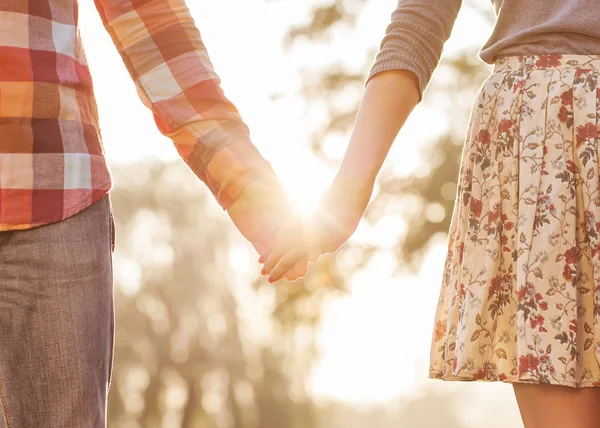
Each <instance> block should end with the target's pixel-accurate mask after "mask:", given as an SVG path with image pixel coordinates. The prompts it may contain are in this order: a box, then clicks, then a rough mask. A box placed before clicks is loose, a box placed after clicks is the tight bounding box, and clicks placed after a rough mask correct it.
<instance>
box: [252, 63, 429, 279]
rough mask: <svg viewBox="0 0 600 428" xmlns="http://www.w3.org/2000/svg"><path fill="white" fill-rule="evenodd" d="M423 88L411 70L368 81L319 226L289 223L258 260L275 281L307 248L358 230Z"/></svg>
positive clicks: (323, 247) (338, 241) (323, 246)
mask: <svg viewBox="0 0 600 428" xmlns="http://www.w3.org/2000/svg"><path fill="white" fill-rule="evenodd" d="M419 94H420V93H419V84H418V79H417V77H416V76H415V74H414V73H412V72H410V71H405V70H394V71H388V72H384V73H379V74H377V75H376V76H374V77H373V78H372V79H371V80H370V81H369V82H368V83H367V87H366V90H365V94H364V97H363V100H362V102H361V105H360V107H359V110H358V115H357V118H356V122H355V125H354V130H353V131H352V136H351V138H350V143H349V145H348V149H347V151H346V155H345V157H344V160H343V161H342V165H341V166H340V169H339V171H338V174H337V175H336V178H335V179H334V181H333V184H332V186H331V188H330V189H329V191H328V192H327V194H326V195H325V198H324V201H323V203H324V210H323V213H322V215H321V218H320V219H318V220H317V222H316V223H317V226H316V227H314V228H303V227H301V226H299V225H298V223H295V222H290V223H288V224H287V225H286V226H284V227H283V228H282V230H281V231H280V232H279V234H278V238H277V239H275V240H274V241H273V242H272V243H271V244H270V245H269V246H268V247H267V249H266V250H265V251H264V252H263V254H262V256H261V258H260V260H259V261H260V262H264V263H265V266H264V270H263V273H264V274H265V275H269V281H270V282H276V281H278V280H279V279H281V278H282V277H283V275H284V274H285V273H286V272H287V271H288V270H289V269H290V268H291V267H292V266H294V264H295V263H296V262H297V261H298V260H299V259H300V258H302V257H305V256H306V254H307V253H310V252H311V251H315V249H316V250H317V251H318V253H328V252H332V251H335V250H337V249H338V248H339V247H340V246H341V245H342V244H343V243H344V242H346V240H347V239H348V238H350V236H351V235H352V234H353V233H354V231H355V230H356V227H357V226H358V223H359V222H360V219H361V217H362V215H363V213H364V210H365V208H366V207H367V204H368V203H369V199H370V198H371V194H372V192H373V186H374V184H375V179H376V178H377V174H378V173H379V170H380V169H381V166H382V164H383V162H384V160H385V158H386V156H387V154H388V152H389V150H390V147H391V146H392V143H393V142H394V139H395V138H396V135H397V134H398V131H399V130H400V128H401V127H402V125H403V124H404V122H405V121H406V119H407V118H408V116H409V114H410V113H411V111H412V110H413V109H414V107H415V106H416V105H417V103H418V102H419ZM310 258H311V259H313V258H314V257H313V256H311V257H310Z"/></svg>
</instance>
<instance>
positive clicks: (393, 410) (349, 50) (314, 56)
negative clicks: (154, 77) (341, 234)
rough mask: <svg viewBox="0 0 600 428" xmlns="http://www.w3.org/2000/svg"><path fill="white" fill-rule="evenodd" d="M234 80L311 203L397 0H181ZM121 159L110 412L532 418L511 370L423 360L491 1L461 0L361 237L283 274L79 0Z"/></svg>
mask: <svg viewBox="0 0 600 428" xmlns="http://www.w3.org/2000/svg"><path fill="white" fill-rule="evenodd" d="M188 4H189V7H190V10H191V11H192V15H193V16H194V18H195V20H196V22H197V24H198V27H199V28H200V30H201V32H202V36H203V40H204V42H205V44H206V45H207V47H208V50H209V53H210V55H211V59H212V61H213V64H214V65H215V68H216V71H217V72H218V73H219V74H220V76H221V78H222V80H223V88H224V90H225V93H226V95H227V96H228V97H229V98H230V99H231V100H232V101H233V102H234V103H235V104H236V105H237V107H238V108H239V110H240V112H241V114H242V116H243V118H244V119H245V120H246V122H247V123H248V124H249V126H250V128H251V131H252V137H253V141H254V143H255V144H256V145H257V146H258V148H259V149H260V151H261V152H262V153H263V155H264V156H265V157H266V158H267V159H269V160H270V161H271V162H272V164H273V166H274V167H275V169H276V171H277V173H278V174H279V175H280V177H281V179H282V180H283V181H284V183H285V185H286V187H287V188H288V190H289V193H290V196H291V198H292V199H293V200H294V202H295V203H296V204H297V205H298V207H299V208H301V209H309V208H310V207H311V206H314V204H315V201H316V199H317V197H318V195H319V193H320V192H323V191H324V190H325V189H326V188H327V187H328V185H329V183H330V180H331V179H332V178H333V176H334V173H335V168H336V167H337V166H338V165H339V162H340V160H341V157H342V155H343V153H344V150H345V148H346V143H347V140H348V136H349V131H350V129H351V126H352V124H353V121H354V117H355V114H356V110H357V107H358V102H359V100H360V97H361V95H362V91H363V86H364V81H365V77H366V75H367V73H368V70H369V67H370V66H371V64H372V62H373V59H374V56H375V54H376V52H377V48H378V46H379V43H380V41H381V39H382V37H383V35H384V31H385V28H386V26H387V24H388V23H389V21H390V15H391V12H392V11H393V10H394V8H395V6H396V0H333V1H332V0H322V1H317V0H303V1H292V0H271V1H269V0H219V1H198V0H190V1H189V2H188ZM80 8H81V9H80V19H81V29H82V36H83V38H84V42H85V45H86V49H87V54H88V59H89V62H90V66H91V68H92V72H93V76H94V80H95V84H96V93H97V96H98V103H99V109H100V116H101V125H102V128H103V136H104V142H105V148H106V152H107V155H108V157H109V160H110V163H111V166H112V170H113V173H114V178H115V189H114V192H113V203H114V209H115V214H116V219H117V233H118V238H117V249H116V253H115V280H116V284H115V286H116V307H117V323H118V324H117V343H116V354H115V365H114V372H113V373H114V374H113V383H112V389H111V392H110V402H109V414H110V422H109V426H110V427H111V428H137V427H143V428H158V427H161V428H162V427H168V428H176V427H182V428H189V427H194V428H196V427H197V428H337V427H344V428H364V427H377V428H392V427H394V428H398V427H402V428H404V427H409V428H425V427H436V428H437V427H444V428H475V427H477V428H480V427H485V428H496V427H498V428H499V427H503V428H506V427H515V428H521V427H522V424H521V422H520V418H519V416H518V411H517V407H516V404H515V403H514V401H513V397H512V389H511V388H510V386H508V385H504V384H484V383H470V384H465V383H450V382H441V381H433V380H429V379H427V372H428V358H429V343H430V339H431V331H432V324H433V316H434V310H435V306H436V303H437V298H438V292H439V287H440V283H441V277H442V268H443V261H444V256H445V252H446V249H445V246H446V239H447V237H446V230H447V228H448V224H449V220H450V216H451V213H452V206H453V199H454V196H455V192H456V186H455V182H456V178H457V174H458V167H459V160H460V153H461V146H462V142H463V136H464V134H465V132H466V127H467V123H468V119H469V112H470V109H471V103H472V101H473V99H474V96H475V94H476V92H477V90H478V88H479V86H480V85H481V83H482V82H483V80H484V79H485V77H486V76H487V74H488V73H489V71H490V68H489V66H487V65H486V64H484V63H482V62H481V61H480V60H479V59H478V57H477V53H478V51H479V48H480V46H481V45H482V44H483V43H484V42H485V40H486V39H487V37H488V36H489V34H490V32H491V28H492V25H493V22H494V15H493V9H492V6H491V4H489V2H486V1H484V0H464V1H463V8H462V10H461V12H460V15H459V18H458V20H457V22H456V24H455V27H454V31H453V34H452V37H451V39H450V40H449V41H448V43H447V44H446V49H445V52H444V56H443V59H442V62H441V64H440V66H439V67H438V69H437V71H436V72H435V74H434V77H433V80H432V82H431V84H430V86H429V89H428V90H427V91H426V93H425V97H424V100H423V102H422V103H421V104H419V106H418V107H417V109H416V110H415V112H414V114H413V115H412V116H411V118H410V120H409V121H408V123H407V124H406V126H405V127H404V129H403V130H402V132H401V133H400V135H399V137H398V139H397V141H396V143H395V146H394V148H393V149H392V152H391V154H390V156H389V158H388V160H387V162H386V164H385V167H384V170H383V171H382V174H381V176H380V179H379V182H378V187H377V189H376V195H375V196H374V198H373V200H372V203H371V205H370V207H369V209H368V212H367V215H366V217H365V219H364V221H363V222H362V223H361V225H360V227H359V230H358V231H357V233H356V235H355V236H354V237H353V238H352V240H351V241H350V242H349V243H348V244H347V245H346V246H345V247H344V248H343V249H342V250H341V251H340V252H339V253H338V254H337V255H336V256H335V257H326V258H324V259H322V260H321V261H320V262H319V263H318V264H316V265H315V266H314V269H313V271H312V272H311V273H310V275H308V276H307V277H306V278H305V279H304V280H302V281H298V282H296V283H286V282H282V283H281V284H279V285H277V286H272V285H269V284H268V283H266V282H265V281H264V280H263V279H261V278H260V275H259V271H260V267H259V265H258V263H257V259H258V256H257V255H256V254H255V253H254V252H253V249H252V248H251V247H250V245H249V244H247V243H246V242H245V241H244V240H243V239H242V237H241V235H239V233H238V232H237V231H236V230H235V229H234V228H233V227H232V225H231V224H230V223H229V220H228V218H227V216H226V215H225V214H224V213H223V212H222V211H221V210H220V209H219V208H218V206H217V204H216V202H215V201H214V200H213V198H212V196H211V195H210V194H209V192H208V190H207V189H206V188H205V187H204V186H203V185H202V184H201V183H200V182H199V180H197V179H196V177H195V176H194V175H193V174H192V173H191V172H190V171H189V170H188V169H187V167H186V166H185V165H184V163H183V162H182V161H181V160H180V159H179V158H178V155H177V154H176V151H175V149H174V147H173V146H172V144H171V143H170V141H168V140H167V139H166V138H164V137H162V136H161V135H160V134H159V132H158V131H157V130H156V128H155V125H154V122H153V120H152V117H151V114H150V113H149V111H147V110H146V109H145V107H143V106H142V104H141V102H140V101H139V100H138V97H137V94H136V91H135V88H134V85H133V84H132V83H131V81H130V80H129V76H128V74H127V72H126V70H125V67H124V66H123V65H122V63H121V59H120V57H119V56H118V54H117V52H116V50H115V48H114V46H113V45H112V43H111V41H110V39H109V37H108V35H107V34H106V33H105V31H104V30H103V28H102V25H101V22H100V19H99V17H98V16H97V14H96V11H95V9H94V7H93V2H91V1H82V2H81V5H80Z"/></svg>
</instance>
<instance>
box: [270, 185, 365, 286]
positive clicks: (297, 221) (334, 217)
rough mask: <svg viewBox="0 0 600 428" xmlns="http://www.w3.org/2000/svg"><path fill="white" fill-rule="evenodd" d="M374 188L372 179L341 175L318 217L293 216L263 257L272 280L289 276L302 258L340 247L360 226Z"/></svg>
mask: <svg viewBox="0 0 600 428" xmlns="http://www.w3.org/2000/svg"><path fill="white" fill-rule="evenodd" d="M372 192H373V184H372V183H371V182H370V181H368V180H362V179H355V178H351V179H345V178H343V177H341V178H338V179H336V180H335V181H334V183H333V185H332V186H331V188H330V189H329V191H328V192H327V193H326V194H325V195H324V197H323V202H322V206H321V209H320V210H319V211H318V212H317V214H316V215H315V216H314V218H312V219H310V220H306V219H301V218H299V217H290V219H289V220H288V221H287V222H286V224H285V225H284V226H283V227H281V228H280V230H279V231H278V232H277V233H276V234H275V235H273V236H275V238H274V239H273V240H272V241H271V242H270V243H269V244H268V245H267V246H266V248H265V249H264V250H263V251H262V253H261V257H260V259H259V262H261V263H264V265H265V267H264V269H263V274H265V275H269V282H276V281H278V280H280V279H281V278H283V276H284V275H285V276H286V277H287V276H288V274H290V269H292V270H294V271H295V269H296V267H295V266H296V265H297V263H298V261H301V260H302V261H304V260H306V259H308V260H310V261H315V260H316V258H318V256H320V255H321V254H325V253H331V252H335V251H337V250H338V249H339V248H340V247H341V246H342V244H344V242H346V241H347V240H348V238H350V236H352V234H353V233H354V231H355V230H356V228H357V226H358V223H359V222H360V219H361V218H362V215H363V213H364V211H365V208H366V207H367V204H368V203H369V200H370V198H371V194H372Z"/></svg>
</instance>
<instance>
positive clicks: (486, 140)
mask: <svg viewBox="0 0 600 428" xmlns="http://www.w3.org/2000/svg"><path fill="white" fill-rule="evenodd" d="M477 142H478V143H483V144H490V143H491V142H492V137H491V136H490V132H489V131H488V130H487V129H482V130H481V131H479V134H478V135H477Z"/></svg>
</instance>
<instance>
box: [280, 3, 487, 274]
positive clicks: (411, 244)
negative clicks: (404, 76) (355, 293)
mask: <svg viewBox="0 0 600 428" xmlns="http://www.w3.org/2000/svg"><path fill="white" fill-rule="evenodd" d="M368 1H369V0H330V1H324V2H319V3H318V5H317V6H316V7H315V8H314V10H313V12H312V14H311V17H310V19H309V20H308V21H307V22H305V23H303V24H301V25H295V26H293V27H292V28H290V30H289V32H288V35H287V40H286V45H287V46H288V47H289V48H290V49H291V48H293V46H294V43H296V42H298V41H299V40H300V39H303V38H306V39H309V40H310V41H311V43H319V42H322V43H330V42H331V41H332V40H334V39H335V38H336V37H343V35H340V34H342V33H341V32H342V31H343V30H347V29H348V27H350V28H352V27H353V25H354V24H355V22H356V17H357V15H358V14H359V13H360V11H361V8H362V7H363V6H364V5H365V4H366V3H368ZM463 7H469V8H471V9H472V10H474V11H476V12H477V13H479V14H480V15H481V16H482V17H484V19H486V20H487V21H488V22H489V23H490V25H491V24H492V23H493V21H494V19H495V17H494V14H493V9H492V8H491V7H488V8H483V7H482V6H481V5H480V3H479V2H478V1H476V0H468V1H464V2H463ZM391 12H392V11H391V10H390V14H391ZM383 30H384V29H383V28H382V31H381V34H382V36H383ZM375 52H376V50H375V49H373V50H370V51H368V52H365V53H364V55H365V60H364V62H363V66H362V67H361V68H360V69H356V68H351V67H349V66H348V65H346V64H345V63H344V61H337V62H335V63H332V64H329V65H327V66H326V68H324V69H318V70H314V71H312V72H308V73H305V79H304V86H303V89H302V91H303V94H304V95H305V97H306V99H307V100H308V103H310V104H311V105H315V106H316V105H319V106H323V105H324V106H326V107H325V109H326V117H325V118H324V120H323V125H322V126H321V127H320V128H318V129H316V131H315V133H314V136H313V142H312V145H313V148H314V151H315V153H316V154H317V155H319V156H320V157H321V158H323V159H324V161H325V162H328V163H330V164H332V165H336V166H337V165H338V164H339V159H330V158H328V157H327V156H326V154H325V150H324V145H325V143H326V142H327V137H328V136H330V135H336V134H337V135H348V134H349V131H350V130H351V128H352V125H353V123H354V119H355V117H356V114H357V111H358V103H359V96H356V95H357V94H358V95H360V94H362V89H363V85H364V81H365V77H366V75H367V73H368V70H369V68H370V66H371V64H372V62H373V58H374V56H375ZM438 68H439V69H440V70H443V71H442V72H441V73H439V72H438V73H439V74H445V75H446V76H447V77H446V78H445V79H444V80H443V81H442V82H438V81H436V79H435V78H434V79H433V80H432V82H431V84H430V88H431V89H429V90H428V91H427V92H426V95H432V94H436V93H440V92H442V91H441V90H443V97H441V96H440V97H436V98H435V101H436V105H437V106H439V105H440V99H441V103H442V104H443V105H445V106H446V110H447V111H446V112H445V113H446V114H447V115H448V117H449V118H450V119H452V122H451V123H457V124H459V125H461V126H457V127H456V129H449V130H448V132H447V133H446V134H445V135H443V136H442V137H440V138H439V139H438V140H437V141H433V142H430V143H427V144H423V143H422V142H415V143H416V144H421V146H422V147H423V151H424V153H426V154H427V155H425V156H423V158H424V159H425V162H426V165H424V166H423V170H425V171H427V172H428V173H427V174H424V175H421V176H419V177H398V176H396V175H394V174H393V173H391V172H389V171H386V170H384V171H382V174H381V175H380V178H379V189H378V190H377V189H376V193H375V196H374V198H373V202H372V203H371V205H370V207H369V209H368V210H367V213H366V216H365V220H366V221H367V222H369V223H375V222H377V221H379V220H380V219H381V218H382V216H385V215H387V214H388V210H387V209H386V207H387V206H388V205H389V204H390V202H391V201H392V200H396V201H400V202H406V201H409V202H408V203H410V204H414V205H416V206H418V207H419V209H413V210H411V212H410V213H409V214H407V215H405V218H404V220H405V221H406V223H407V225H408V227H407V228H406V230H407V232H406V233H405V234H404V236H402V238H401V239H400V240H399V241H398V243H397V246H396V253H397V255H398V261H399V264H400V265H401V266H403V267H408V268H411V269H413V271H414V270H415V269H416V268H418V267H419V264H420V262H421V260H422V256H423V253H424V251H425V250H426V249H427V246H428V244H429V242H430V240H431V238H432V237H434V236H435V235H436V234H438V233H441V234H446V232H447V230H448V227H449V222H450V217H451V214H452V208H453V205H454V197H455V192H456V187H455V184H456V179H457V175H458V169H459V166H460V157H461V151H462V143H463V137H464V130H465V129H466V128H465V127H464V126H462V125H466V121H465V118H468V116H469V110H470V107H471V103H472V100H473V99H474V97H475V94H476V92H477V90H478V89H479V87H480V85H481V83H482V82H483V80H484V79H485V77H486V76H487V74H488V73H489V68H488V67H487V66H485V65H484V64H483V63H482V62H481V61H480V60H479V59H478V57H477V51H476V50H470V51H467V52H463V53H461V54H460V55H458V56H454V57H450V58H446V57H444V58H443V59H442V61H441V62H440V65H439V67H438ZM348 94H354V102H338V100H339V98H340V97H341V96H345V97H346V98H345V99H348V96H349V95H348ZM429 99H430V97H429V96H426V97H425V99H424V101H423V104H425V105H427V104H428V102H429ZM465 100H467V101H466V102H465ZM457 129H459V130H460V132H459V133H457V132H456V131H457ZM406 143H407V142H405V143H404V144H406ZM432 154H435V156H432ZM431 210H437V211H434V212H437V213H441V215H439V214H438V215H434V216H431V215H424V214H427V212H428V211H429V212H431ZM349 247H350V246H346V249H345V250H346V251H347V250H348V249H349ZM368 250H369V253H365V254H364V257H358V258H356V260H360V261H361V262H362V264H364V263H365V259H368V256H369V254H372V249H368ZM357 267H360V266H357Z"/></svg>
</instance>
